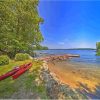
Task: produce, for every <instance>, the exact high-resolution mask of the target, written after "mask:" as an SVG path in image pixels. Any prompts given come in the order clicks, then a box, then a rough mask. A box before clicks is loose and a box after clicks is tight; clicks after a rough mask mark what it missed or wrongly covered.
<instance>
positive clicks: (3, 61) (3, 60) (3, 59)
mask: <svg viewBox="0 0 100 100" xmlns="http://www.w3.org/2000/svg"><path fill="white" fill-rule="evenodd" d="M7 64H9V57H8V56H7V55H3V56H0V66H1V65H7Z"/></svg>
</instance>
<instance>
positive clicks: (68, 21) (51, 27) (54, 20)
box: [38, 0, 100, 49]
mask: <svg viewBox="0 0 100 100" xmlns="http://www.w3.org/2000/svg"><path fill="white" fill-rule="evenodd" d="M38 11H39V15H40V16H41V17H42V18H43V19H44V23H43V24H42V25H40V30H41V32H42V34H43V36H44V39H45V40H44V42H43V43H42V45H45V46H48V47H49V48H51V49H56V48H60V49H66V48H95V45H96V42H97V41H100V2H99V1H79V0H78V1H74V0H72V1H68V0H40V3H39V8H38Z"/></svg>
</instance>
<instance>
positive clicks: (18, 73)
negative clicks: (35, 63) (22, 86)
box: [12, 63, 32, 79]
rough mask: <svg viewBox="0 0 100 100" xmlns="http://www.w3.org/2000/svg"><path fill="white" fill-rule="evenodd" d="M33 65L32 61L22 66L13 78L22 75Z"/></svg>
mask: <svg viewBox="0 0 100 100" xmlns="http://www.w3.org/2000/svg"><path fill="white" fill-rule="evenodd" d="M31 66H32V63H28V64H26V65H25V66H24V67H22V68H21V69H20V70H18V71H17V72H16V73H15V74H13V75H12V78H13V79H16V78H18V77H19V76H20V75H22V74H23V73H24V72H26V71H27V70H28V69H29V68H30V67H31Z"/></svg>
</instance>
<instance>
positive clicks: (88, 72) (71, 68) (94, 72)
mask: <svg viewBox="0 0 100 100" xmlns="http://www.w3.org/2000/svg"><path fill="white" fill-rule="evenodd" d="M48 67H49V70H50V71H52V72H53V73H55V74H56V76H57V77H58V78H59V79H60V81H61V82H62V83H64V84H67V85H69V87H71V88H73V89H76V88H77V89H78V88H79V89H83V88H85V89H86V91H87V92H88V91H92V92H94V91H95V90H96V89H97V86H100V68H99V67H95V66H92V67H91V65H87V66H86V65H84V64H75V63H70V62H68V61H59V62H58V61H53V62H52V61H51V62H48Z"/></svg>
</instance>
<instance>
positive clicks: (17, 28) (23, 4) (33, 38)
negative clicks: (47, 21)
mask: <svg viewBox="0 0 100 100" xmlns="http://www.w3.org/2000/svg"><path fill="white" fill-rule="evenodd" d="M38 2H39V1H38V0H0V52H1V53H2V54H3V53H4V54H7V55H9V56H10V57H12V56H14V55H15V54H16V53H18V52H30V51H32V50H33V45H39V43H40V42H41V41H43V36H42V34H41V32H40V29H39V24H40V23H43V19H42V18H41V17H40V16H39V14H38V10H37V6H38Z"/></svg>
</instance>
